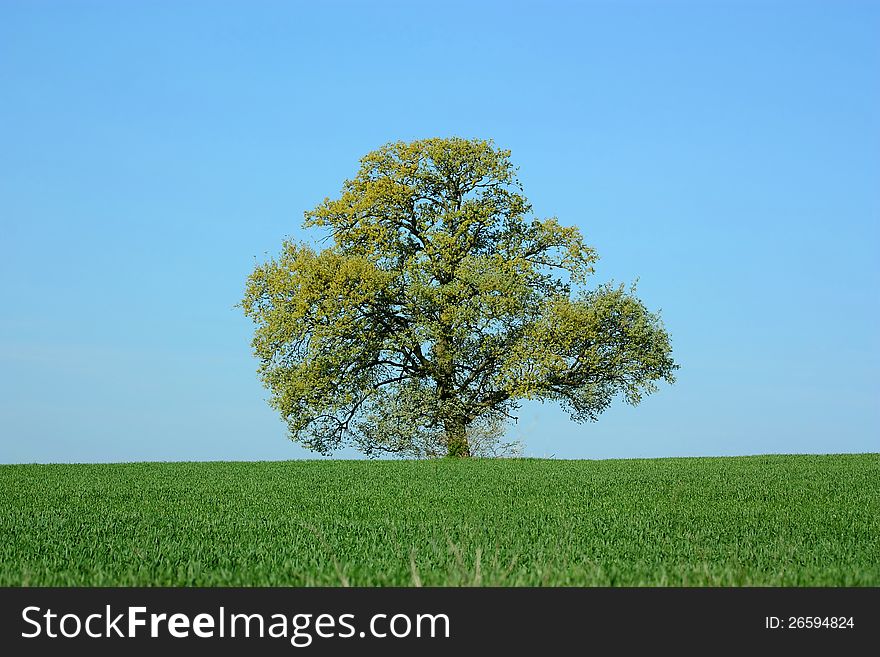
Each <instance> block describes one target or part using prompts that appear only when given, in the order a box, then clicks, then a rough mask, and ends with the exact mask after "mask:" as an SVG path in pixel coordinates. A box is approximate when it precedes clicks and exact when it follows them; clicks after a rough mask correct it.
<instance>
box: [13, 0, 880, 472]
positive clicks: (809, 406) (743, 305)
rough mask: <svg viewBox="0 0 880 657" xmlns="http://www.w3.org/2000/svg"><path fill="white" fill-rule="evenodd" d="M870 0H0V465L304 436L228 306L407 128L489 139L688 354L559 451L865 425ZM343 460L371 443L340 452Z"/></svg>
mask: <svg viewBox="0 0 880 657" xmlns="http://www.w3.org/2000/svg"><path fill="white" fill-rule="evenodd" d="M878 34H880V5H878V4H877V3H872V2H864V3H857V2H851V1H846V0H827V1H826V2H807V1H805V0H798V1H795V2H782V1H772V2H765V1H761V2H757V1H756V2H705V1H700V2H689V3H685V2H672V1H670V2H660V1H659V0H656V1H653V2H581V3H563V2H537V1H535V2H530V3H519V4H514V3H506V2H505V3H491V2H468V3H462V4H456V3H453V2H442V3H416V2H399V3H382V2H373V1H371V2H348V3H339V2H336V3H334V2H302V3H294V2H278V3H272V2H245V1H240V2H191V1H183V0H181V1H173V2H172V1H170V0H169V1H165V2H146V1H142V2H118V1H116V0H107V1H106V2H94V3H92V2H42V1H33V0H26V1H20V2H12V1H10V0H4V1H3V2H2V3H0V228H2V232H0V298H2V302H3V303H2V306H0V462H7V463H10V462H33V461H37V462H50V461H128V460H239V459H245V460H252V459H290V458H304V457H308V456H310V455H311V454H310V453H309V452H307V451H305V450H303V449H301V448H300V447H298V446H296V445H294V444H293V443H291V442H289V441H288V440H287V439H286V437H285V427H284V425H283V424H282V422H281V420H280V419H279V418H278V417H277V416H276V415H275V413H274V411H272V410H271V409H270V408H269V407H268V405H267V404H266V403H265V398H266V392H265V391H264V390H263V389H262V388H261V386H260V383H259V381H258V379H257V376H256V365H257V363H256V361H255V360H254V359H253V357H252V355H251V352H250V336H251V330H252V327H251V325H250V324H249V322H248V321H247V320H246V319H245V318H244V317H243V316H242V315H241V312H240V310H238V309H236V308H234V307H233V306H234V304H236V303H237V302H238V300H239V299H240V297H241V294H242V291H243V287H244V281H245V278H246V276H247V274H248V273H249V272H250V271H251V270H252V269H253V266H254V263H255V258H256V259H258V260H261V259H263V258H264V257H265V254H267V253H268V254H272V253H274V252H275V251H277V249H278V248H279V246H280V244H281V241H282V239H283V238H284V237H286V236H291V237H294V238H297V239H303V238H307V237H309V235H310V233H308V232H305V231H303V230H302V229H301V227H300V224H301V221H302V212H303V211H304V210H305V209H308V208H311V207H314V206H315V205H316V204H317V203H318V202H319V201H321V200H322V199H323V198H324V197H325V196H328V195H330V196H332V195H334V194H335V193H337V192H338V191H339V189H340V186H341V183H342V181H343V179H345V178H346V177H348V176H351V175H352V174H353V173H354V171H355V170H356V167H357V160H358V158H359V157H361V156H362V155H364V154H365V153H367V152H368V151H370V150H372V149H373V148H376V147H378V146H380V145H381V144H383V143H385V142H388V141H394V140H399V139H402V140H410V139H415V138H422V137H432V136H451V135H458V136H462V137H481V138H492V139H494V140H495V142H496V144H497V145H499V146H502V147H505V148H510V149H511V150H512V151H513V160H514V161H515V163H517V164H518V165H519V166H520V175H521V179H522V181H523V184H524V186H525V190H526V194H527V196H529V198H530V200H531V201H532V203H533V205H534V207H535V210H536V212H537V213H538V214H540V215H543V216H551V215H555V216H557V217H559V219H560V221H561V222H562V223H566V224H577V225H579V226H580V227H581V228H582V230H583V232H584V233H585V235H586V238H587V242H588V243H589V244H591V245H592V246H594V247H595V248H596V249H597V250H598V252H599V254H600V256H601V258H602V259H601V261H600V262H599V267H598V270H597V276H596V280H597V282H600V281H605V280H609V279H614V280H617V281H623V282H627V281H631V280H633V279H635V278H639V279H640V283H639V293H640V296H641V297H642V298H643V299H644V300H645V301H646V303H647V304H648V306H649V307H651V308H653V309H658V308H660V309H662V316H663V318H664V322H665V324H666V327H667V329H668V330H669V332H670V334H671V336H672V340H673V347H674V352H675V355H676V358H677V360H678V361H679V362H680V363H681V370H680V371H679V372H678V382H677V383H676V384H675V385H674V386H663V387H662V389H661V391H660V392H659V393H658V394H656V395H653V396H652V397H649V398H647V399H646V400H645V401H644V402H643V403H642V405H640V406H638V407H630V406H626V405H625V404H622V403H621V404H618V405H617V406H615V407H613V408H612V409H611V410H609V411H608V412H607V413H606V414H605V415H604V416H603V417H602V419H601V420H600V421H599V422H598V423H595V424H588V425H577V424H573V423H571V422H569V421H568V420H567V418H566V416H565V415H564V414H563V413H562V412H561V411H560V410H558V409H557V408H555V407H553V406H549V405H548V406H541V405H530V406H526V407H524V408H523V410H522V413H521V417H520V421H519V423H518V424H517V425H516V426H514V427H512V429H511V436H512V437H515V438H518V439H522V440H524V441H525V443H526V454H527V455H531V456H550V455H555V456H556V457H557V458H563V457H564V458H611V457H637V456H678V455H728V454H755V453H770V452H773V453H778V452H782V453H786V452H791V453H793V452H866V451H873V452H876V451H880V403H878V402H880V377H878V374H880V296H878V289H880V38H878ZM340 455H341V456H348V457H350V456H352V455H354V454H353V453H352V452H344V453H341V454H340Z"/></svg>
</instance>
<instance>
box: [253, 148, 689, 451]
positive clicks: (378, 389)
mask: <svg viewBox="0 0 880 657" xmlns="http://www.w3.org/2000/svg"><path fill="white" fill-rule="evenodd" d="M305 217H306V221H305V224H304V225H305V226H306V227H311V226H317V227H321V228H324V229H328V231H329V236H328V237H327V240H328V241H329V240H331V239H332V244H330V245H329V246H328V247H327V248H325V249H323V250H321V251H316V250H315V249H314V248H312V247H311V246H309V245H308V244H298V243H294V242H291V241H286V242H285V243H284V245H283V249H282V252H281V254H280V256H279V257H278V258H277V259H270V260H269V261H268V262H265V263H264V264H261V265H258V266H257V267H256V269H255V270H254V272H253V273H252V274H251V275H250V277H249V278H248V281H247V289H246V292H245V296H244V299H243V301H242V307H243V309H244V312H245V314H246V315H247V316H248V317H250V318H251V319H252V320H253V321H254V322H255V324H256V331H255V336H254V340H253V347H254V350H255V354H256V356H257V357H258V358H259V359H260V368H259V371H260V373H261V376H262V380H263V382H264V384H265V385H266V387H267V388H268V389H269V390H270V391H271V400H270V403H271V405H272V406H274V407H275V408H276V409H277V410H278V411H280V413H281V415H282V417H283V418H284V419H285V420H286V422H287V424H288V426H289V429H290V436H291V439H293V440H294V441H296V442H300V443H302V444H303V445H305V446H306V447H308V448H310V449H312V450H315V451H318V452H321V453H324V454H328V453H330V452H332V451H333V450H334V449H335V448H337V447H340V446H341V445H344V444H350V445H354V446H356V447H357V448H358V449H360V450H361V451H362V452H364V453H366V454H368V455H376V454H379V453H383V452H385V453H395V454H400V455H416V454H419V455H424V454H447V455H449V456H468V455H470V453H471V449H470V445H469V441H468V436H469V435H474V434H473V432H476V433H477V434H479V431H480V429H481V428H485V427H491V426H498V425H499V423H503V422H504V421H505V420H507V419H508V418H511V419H512V418H513V415H512V413H513V412H514V411H515V410H516V409H517V408H518V407H519V403H518V402H519V400H522V399H539V400H553V401H556V402H559V403H560V404H562V406H563V407H564V408H566V409H567V410H568V411H569V413H570V415H571V417H572V419H574V420H575V421H579V422H583V421H586V420H595V419H597V417H598V415H599V414H600V413H601V412H602V411H603V410H605V408H607V407H608V405H609V404H610V403H611V401H612V399H613V398H614V397H616V396H617V395H618V394H620V395H622V396H623V398H624V399H625V400H626V401H627V402H628V403H630V404H636V403H638V402H639V400H640V399H641V398H642V396H643V395H644V394H646V393H650V392H653V391H654V390H656V384H655V382H656V381H658V380H660V379H664V380H666V381H668V382H670V383H671V382H672V381H673V371H674V370H675V369H676V368H677V367H678V366H677V365H676V364H675V363H674V362H673V360H672V357H671V347H670V344H669V338H668V335H667V334H666V332H665V330H664V329H663V327H662V324H661V322H660V319H659V317H658V316H657V315H655V314H652V313H651V312H649V311H648V310H647V309H646V308H645V306H644V305H643V303H642V302H641V301H640V300H639V299H637V298H636V297H635V296H634V295H633V293H632V291H631V290H626V289H624V287H622V286H612V285H609V284H605V285H601V286H599V287H597V288H595V289H587V288H586V283H587V280H588V278H589V276H590V275H591V274H592V273H593V264H594V263H595V261H596V259H597V256H596V253H595V252H594V250H593V249H592V248H590V247H589V246H587V245H585V244H584V241H583V238H582V236H581V233H580V231H579V230H578V229H577V228H575V227H566V226H562V225H560V224H559V222H558V221H557V220H556V219H555V218H550V219H539V218H534V217H533V216H532V215H531V206H530V205H529V202H528V201H527V200H526V198H525V196H523V195H522V186H521V185H520V184H519V181H518V179H517V177H516V169H515V168H514V167H513V166H512V164H511V162H510V151H506V150H500V149H497V148H495V146H494V145H493V143H492V142H491V141H482V140H465V139H460V138H451V139H425V140H420V141H414V142H412V143H403V142H397V143H392V144H387V145H385V146H383V147H382V148H380V149H378V150H376V151H374V152H372V153H370V154H368V155H367V156H366V157H364V158H363V159H362V160H361V161H360V169H359V170H358V172H357V175H356V176H355V177H354V179H352V180H347V181H345V183H344V185H343V189H342V193H341V195H340V196H339V198H337V199H329V198H326V199H325V200H324V202H323V203H321V204H320V205H318V207H316V208H315V209H314V210H312V211H310V212H306V213H305Z"/></svg>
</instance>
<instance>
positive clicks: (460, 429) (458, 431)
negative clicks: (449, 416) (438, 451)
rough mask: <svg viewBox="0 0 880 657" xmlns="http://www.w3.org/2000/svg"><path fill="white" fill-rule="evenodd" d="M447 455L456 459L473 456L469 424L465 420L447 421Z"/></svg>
mask: <svg viewBox="0 0 880 657" xmlns="http://www.w3.org/2000/svg"><path fill="white" fill-rule="evenodd" d="M445 428H446V453H447V455H449V456H451V457H454V458H463V457H467V456H470V455H471V446H470V445H469V444H468V438H467V424H465V422H464V421H463V420H447V422H446V426H445Z"/></svg>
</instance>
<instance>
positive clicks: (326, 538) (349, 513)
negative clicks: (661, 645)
mask: <svg viewBox="0 0 880 657" xmlns="http://www.w3.org/2000/svg"><path fill="white" fill-rule="evenodd" d="M878 483H880V454H861V455H832V456H813V455H799V456H753V457H731V458H680V459H650V460H646V459H640V460H612V461H560V460H537V459H510V460H507V459H491V460H490V459H472V460H460V461H451V460H438V461H287V462H259V463H227V462H217V463H129V464H112V465H108V464H103V465H4V466H0V536H2V542H0V585H6V586H20V585H25V586H68V585H95V586H123V585H141V586H144V585H147V586H154V585H155V586H178V585H194V586H196V585H199V586H213V585H223V586H267V585H273V586H281V585H287V586H311V585H331V586H339V585H351V586H412V585H423V586H438V585H439V586H446V585H453V586H461V585H484V586H486V585H488V586H495V585H500V586H521V585H529V586H531V585H539V586H559V585H561V586H569V585H572V586H592V585H599V586H607V585H611V586H655V585H660V586H664V585H666V586H740V585H753V586H754V585H757V586H767V585H785V586H829V585H841V586H880V486H878Z"/></svg>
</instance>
